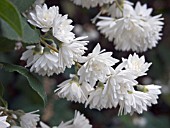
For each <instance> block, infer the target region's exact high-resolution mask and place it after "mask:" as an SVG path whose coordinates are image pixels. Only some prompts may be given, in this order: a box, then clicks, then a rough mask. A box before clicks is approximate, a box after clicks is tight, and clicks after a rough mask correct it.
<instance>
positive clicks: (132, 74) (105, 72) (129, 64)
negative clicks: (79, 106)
mask: <svg viewBox="0 0 170 128" xmlns="http://www.w3.org/2000/svg"><path fill="white" fill-rule="evenodd" d="M111 55H112V54H111V53H110V52H104V50H101V48H100V45H99V44H97V46H96V47H95V48H94V49H93V52H92V53H89V54H88V56H87V57H84V59H82V63H84V64H83V65H82V66H81V68H80V69H79V70H78V73H77V76H76V75H72V77H71V79H69V80H66V81H64V82H63V83H61V84H60V85H58V87H59V88H58V89H56V90H55V92H56V94H57V95H58V96H59V97H61V98H67V100H70V101H75V102H79V103H85V106H88V105H89V107H90V108H91V109H92V108H96V109H98V110H101V109H103V108H112V107H117V106H118V105H119V106H120V109H119V114H122V113H124V114H127V113H130V114H132V113H133V112H137V113H142V112H143V111H144V110H145V111H146V110H147V106H151V104H156V103H157V99H158V95H159V94H161V91H160V88H161V87H160V86H158V85H143V86H142V85H139V84H138V82H137V80H136V79H137V78H138V77H140V76H143V75H146V71H148V68H149V67H150V65H151V63H147V62H145V58H144V56H142V57H139V56H138V55H137V54H134V55H129V57H128V58H127V59H124V58H123V59H122V62H121V63H120V64H119V65H118V66H117V67H116V68H115V69H114V68H113V67H112V66H114V64H115V63H117V62H118V60H117V59H114V58H112V57H111Z"/></svg>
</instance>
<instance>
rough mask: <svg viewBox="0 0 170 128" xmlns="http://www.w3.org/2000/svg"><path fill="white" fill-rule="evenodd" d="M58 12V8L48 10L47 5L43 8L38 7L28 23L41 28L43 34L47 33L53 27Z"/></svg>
mask: <svg viewBox="0 0 170 128" xmlns="http://www.w3.org/2000/svg"><path fill="white" fill-rule="evenodd" d="M58 10H59V8H58V7H57V6H53V7H50V8H49V9H48V8H47V5H46V4H44V5H43V6H42V7H41V5H36V7H35V12H31V13H30V15H31V18H32V19H29V20H28V22H29V23H31V24H32V25H34V26H37V27H39V28H41V30H42V31H43V32H47V31H48V30H49V29H50V28H51V27H53V24H54V19H55V17H56V16H57V15H59V12H58Z"/></svg>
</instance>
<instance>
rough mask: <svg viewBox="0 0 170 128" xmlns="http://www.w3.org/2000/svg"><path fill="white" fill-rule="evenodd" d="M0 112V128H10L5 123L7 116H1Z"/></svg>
mask: <svg viewBox="0 0 170 128" xmlns="http://www.w3.org/2000/svg"><path fill="white" fill-rule="evenodd" d="M1 114H2V112H1V113H0V127H1V128H7V127H9V126H10V124H9V123H8V122H7V121H6V120H7V116H1Z"/></svg>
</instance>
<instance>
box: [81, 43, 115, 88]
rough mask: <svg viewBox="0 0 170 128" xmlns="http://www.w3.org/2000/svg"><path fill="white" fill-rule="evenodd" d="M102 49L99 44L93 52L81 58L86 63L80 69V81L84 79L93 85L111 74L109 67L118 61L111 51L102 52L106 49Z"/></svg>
mask: <svg viewBox="0 0 170 128" xmlns="http://www.w3.org/2000/svg"><path fill="white" fill-rule="evenodd" d="M100 49H101V47H100V45H99V44H97V45H96V47H95V48H94V49H93V52H92V53H90V54H88V56H87V57H84V59H82V60H81V62H82V63H85V64H84V65H83V66H81V68H80V69H79V70H78V75H79V76H80V83H82V82H83V81H86V82H90V85H91V86H92V87H93V86H94V85H95V82H96V81H97V80H100V81H101V82H104V81H105V80H106V76H107V75H108V74H110V70H109V68H110V67H111V66H113V65H114V64H115V63H117V62H118V60H117V59H114V58H112V57H111V55H112V53H111V52H105V53H102V52H104V50H102V51H100Z"/></svg>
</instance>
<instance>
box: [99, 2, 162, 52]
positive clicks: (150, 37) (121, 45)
mask: <svg viewBox="0 0 170 128" xmlns="http://www.w3.org/2000/svg"><path fill="white" fill-rule="evenodd" d="M132 5H133V4H132V3H130V2H128V1H124V2H122V3H120V4H119V3H116V2H115V3H113V5H112V6H110V8H109V9H108V10H107V11H108V14H109V15H110V16H100V17H98V18H99V21H98V22H97V24H96V25H97V26H98V29H99V30H100V31H101V33H103V34H104V35H105V36H106V37H107V38H108V39H109V41H113V40H114V44H115V49H117V50H122V51H129V50H132V51H136V52H143V51H146V50H147V49H151V48H153V47H155V46H156V45H157V43H158V41H159V40H160V39H161V36H162V33H161V31H162V26H163V24H164V23H163V22H162V20H163V18H161V15H156V16H151V13H152V9H151V8H149V9H147V5H146V4H144V5H141V3H140V2H137V4H136V6H135V8H133V6H132Z"/></svg>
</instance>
